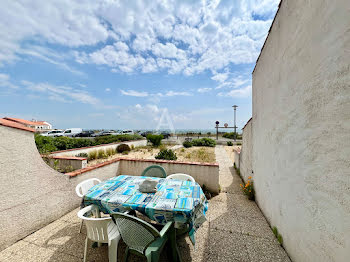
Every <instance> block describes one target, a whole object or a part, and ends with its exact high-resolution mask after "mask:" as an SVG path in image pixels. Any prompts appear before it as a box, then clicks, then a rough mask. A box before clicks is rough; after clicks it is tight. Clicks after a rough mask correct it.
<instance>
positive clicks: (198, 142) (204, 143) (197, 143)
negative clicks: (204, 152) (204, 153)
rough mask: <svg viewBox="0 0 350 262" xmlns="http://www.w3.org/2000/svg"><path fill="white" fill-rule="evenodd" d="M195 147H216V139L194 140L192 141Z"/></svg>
mask: <svg viewBox="0 0 350 262" xmlns="http://www.w3.org/2000/svg"><path fill="white" fill-rule="evenodd" d="M192 145H193V146H208V147H215V145H216V142H215V140H214V139H211V138H207V137H204V138H199V139H193V140H192Z"/></svg>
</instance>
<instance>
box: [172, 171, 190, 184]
mask: <svg viewBox="0 0 350 262" xmlns="http://www.w3.org/2000/svg"><path fill="white" fill-rule="evenodd" d="M166 179H179V180H184V181H191V182H193V183H194V182H196V181H195V180H194V178H193V177H191V176H190V175H187V174H181V173H176V174H172V175H170V176H167V177H166Z"/></svg>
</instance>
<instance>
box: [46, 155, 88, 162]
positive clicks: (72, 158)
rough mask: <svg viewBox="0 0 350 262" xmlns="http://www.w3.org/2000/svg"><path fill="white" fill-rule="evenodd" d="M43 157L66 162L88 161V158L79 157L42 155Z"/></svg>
mask: <svg viewBox="0 0 350 262" xmlns="http://www.w3.org/2000/svg"><path fill="white" fill-rule="evenodd" d="M41 156H42V157H47V158H52V159H64V160H80V161H83V160H87V159H88V158H87V157H78V156H51V155H48V156H46V155H41Z"/></svg>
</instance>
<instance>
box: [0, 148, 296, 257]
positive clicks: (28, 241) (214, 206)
mask: <svg viewBox="0 0 350 262" xmlns="http://www.w3.org/2000/svg"><path fill="white" fill-rule="evenodd" d="M215 153H216V158H217V161H218V163H219V164H220V185H221V188H222V191H223V192H222V193H221V194H219V195H218V196H216V197H214V198H212V199H211V200H210V203H209V211H208V216H207V218H208V221H207V222H205V223H204V224H203V226H202V227H201V228H200V229H199V230H198V231H197V234H196V247H195V248H194V247H193V245H192V244H191V242H190V241H189V239H188V237H186V238H180V239H178V246H179V250H180V253H181V258H182V261H195V262H197V261H206V262H210V261H215V262H218V261H232V262H234V261H252V262H253V261H254V262H255V261H261V262H264V261H266V262H272V261H273V262H277V261H281V262H282V261H283V262H287V261H290V259H289V258H288V255H287V254H286V252H285V251H284V249H283V248H282V247H281V246H280V245H279V244H278V242H277V240H276V239H275V237H274V235H273V233H272V231H271V229H270V227H269V225H268V223H267V222H266V220H265V217H264V216H263V214H262V213H261V211H260V209H259V208H258V207H257V206H256V204H255V202H251V201H249V200H247V199H246V197H245V196H244V195H243V194H242V192H241V190H240V187H239V184H240V183H242V181H241V179H240V178H239V177H238V176H237V175H236V173H235V171H234V169H233V167H232V162H231V160H230V159H229V157H228V156H227V154H226V151H225V149H224V147H223V146H217V147H216V148H215ZM77 211H78V209H76V210H74V211H72V212H70V213H68V214H67V215H65V216H64V217H62V218H60V219H58V220H56V221H55V222H53V223H51V224H50V225H48V226H46V227H44V228H42V229H40V230H39V231H37V232H35V233H33V234H31V235H30V236H28V237H26V238H24V239H23V240H21V241H19V242H17V243H15V244H14V245H12V246H10V247H8V248H7V249H5V250H3V251H2V252H0V261H15V262H21V261H25V262H31V261H33V262H40V261H47V262H49V261H50V262H51V261H61V262H73V261H82V258H83V251H84V240H85V228H84V227H83V232H82V233H78V231H79V225H80V221H79V219H78V218H77V216H76V213H77ZM124 250H125V244H124V243H123V242H122V241H120V244H119V247H118V261H122V259H123V256H124ZM88 261H95V262H99V261H108V248H107V246H102V247H98V248H89V252H88ZM130 261H144V260H143V259H140V258H138V257H136V256H131V257H130ZM161 261H168V258H167V253H166V252H163V254H162V257H161Z"/></svg>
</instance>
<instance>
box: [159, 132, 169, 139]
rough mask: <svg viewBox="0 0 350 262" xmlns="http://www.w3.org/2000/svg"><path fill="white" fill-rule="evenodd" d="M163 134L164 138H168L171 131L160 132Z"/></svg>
mask: <svg viewBox="0 0 350 262" xmlns="http://www.w3.org/2000/svg"><path fill="white" fill-rule="evenodd" d="M160 134H161V135H162V136H163V138H165V139H167V138H169V137H170V136H171V134H170V133H169V132H166V131H163V132H161V133H160Z"/></svg>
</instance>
